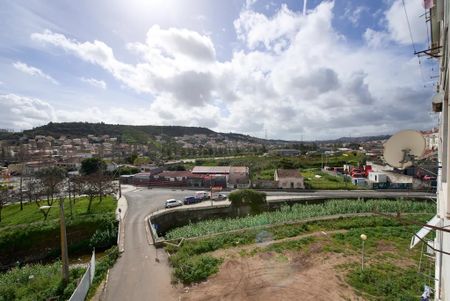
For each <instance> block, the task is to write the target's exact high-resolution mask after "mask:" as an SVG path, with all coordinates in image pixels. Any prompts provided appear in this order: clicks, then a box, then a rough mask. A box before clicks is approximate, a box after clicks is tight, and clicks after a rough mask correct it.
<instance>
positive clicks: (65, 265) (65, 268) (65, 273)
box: [39, 195, 69, 284]
mask: <svg viewBox="0 0 450 301" xmlns="http://www.w3.org/2000/svg"><path fill="white" fill-rule="evenodd" d="M52 207H55V206H41V207H39V210H41V211H43V212H45V210H47V214H48V210H50V208H52ZM59 228H60V238H61V261H62V270H61V272H62V279H63V281H64V283H65V284H67V283H68V282H69V254H68V251H67V235H66V220H65V216H64V196H62V195H61V196H60V198H59Z"/></svg>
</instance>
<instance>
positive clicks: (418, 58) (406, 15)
mask: <svg viewBox="0 0 450 301" xmlns="http://www.w3.org/2000/svg"><path fill="white" fill-rule="evenodd" d="M402 5H403V11H404V12H405V17H406V23H407V24H408V31H409V37H410V38H411V45H412V48H413V51H414V54H416V53H417V51H416V46H415V44H414V38H413V34H412V30H411V23H410V22H409V17H408V12H407V11H406V5H405V0H402ZM427 32H428V27H427ZM417 60H418V62H419V70H420V76H421V77H422V81H423V82H424V85H423V86H424V87H426V84H425V76H424V75H423V70H422V62H421V60H420V57H419V56H417Z"/></svg>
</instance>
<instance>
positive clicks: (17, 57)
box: [0, 0, 438, 140]
mask: <svg viewBox="0 0 450 301" xmlns="http://www.w3.org/2000/svg"><path fill="white" fill-rule="evenodd" d="M404 3H405V6H403V5H402V0H383V1H381V0H380V1H373V0H346V1H344V0H335V1H319V0H309V1H307V3H306V10H304V2H303V0H296V1H274V0H246V1H244V0H227V1H223V0H189V1H183V0H127V1H119V0H97V1H89V0H78V1H69V0H60V1H50V0H40V1H38V0H23V1H22V0H16V1H6V0H0V128H3V129H14V130H23V129H29V128H32V127H35V126H40V125H44V124H46V123H48V122H50V121H53V122H66V121H67V122H68V121H87V122H105V123H113V124H133V125H183V126H202V127H208V128H210V129H212V130H215V131H220V132H238V133H243V134H248V135H252V136H256V137H262V138H264V137H267V138H270V139H289V140H319V139H330V138H339V137H342V136H352V137H356V136H365V135H379V134H391V133H394V132H396V131H399V130H401V129H419V130H422V129H430V128H432V127H434V126H436V124H437V121H436V120H437V119H436V116H435V115H434V114H433V113H432V112H431V97H432V95H433V92H434V91H435V90H436V89H435V86H434V85H435V83H434V81H436V76H437V75H438V72H437V70H438V68H437V67H436V62H434V61H433V60H430V59H428V58H426V57H422V58H418V57H417V56H415V55H414V49H415V50H416V51H420V50H424V49H426V48H427V47H428V46H427V45H428V34H427V28H426V23H425V19H424V16H423V14H424V13H425V10H424V8H423V6H422V1H421V0H404ZM405 11H406V15H407V16H408V19H407V18H406V16H405ZM408 21H409V24H410V28H411V34H410V31H409V29H408ZM411 38H412V39H411ZM412 41H414V43H412Z"/></svg>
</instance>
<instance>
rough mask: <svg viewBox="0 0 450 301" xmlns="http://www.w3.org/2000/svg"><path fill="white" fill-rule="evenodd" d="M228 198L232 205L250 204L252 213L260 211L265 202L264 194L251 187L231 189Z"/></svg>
mask: <svg viewBox="0 0 450 301" xmlns="http://www.w3.org/2000/svg"><path fill="white" fill-rule="evenodd" d="M228 199H229V200H230V201H231V205H232V206H234V207H241V206H246V205H247V206H250V209H251V211H252V213H259V212H262V211H263V209H264V207H265V206H266V204H267V202H266V194H265V193H264V192H259V191H255V190H253V189H242V190H238V191H233V192H232V193H230V195H229V196H228Z"/></svg>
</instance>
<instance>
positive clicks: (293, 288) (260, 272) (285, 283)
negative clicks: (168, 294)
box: [180, 252, 363, 301]
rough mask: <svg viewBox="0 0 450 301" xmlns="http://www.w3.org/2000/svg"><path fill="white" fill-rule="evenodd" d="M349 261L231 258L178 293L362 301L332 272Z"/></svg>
mask: <svg viewBox="0 0 450 301" xmlns="http://www.w3.org/2000/svg"><path fill="white" fill-rule="evenodd" d="M350 260H352V259H351V258H349V257H344V256H342V255H340V254H337V255H336V254H323V253H322V254H317V253H309V252H308V253H307V254H306V253H303V252H287V253H285V254H279V253H275V252H262V253H258V254H257V255H255V256H252V257H247V256H245V257H239V256H233V257H231V258H230V257H229V259H226V260H225V262H224V263H223V264H222V266H221V268H220V271H219V273H218V274H217V275H215V276H213V277H211V278H210V279H209V280H208V281H207V282H204V283H201V284H199V285H196V286H192V287H187V288H184V289H183V291H180V300H183V301H188V300H189V301H194V300H195V301H203V300H204V301H206V300H208V301H212V300H233V301H234V300H235V301H238V300H239V301H241V300H248V301H261V300H265V301H266V300H267V301H281V300H314V301H318V300H323V301H325V300H326V301H328V300H347V301H348V300H363V299H361V297H358V296H357V295H355V293H354V291H353V290H352V289H351V288H350V287H349V286H348V285H346V284H345V283H344V282H343V281H342V280H340V279H343V277H342V275H340V272H338V271H337V269H335V266H337V265H340V264H345V263H348V262H349V261H350Z"/></svg>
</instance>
